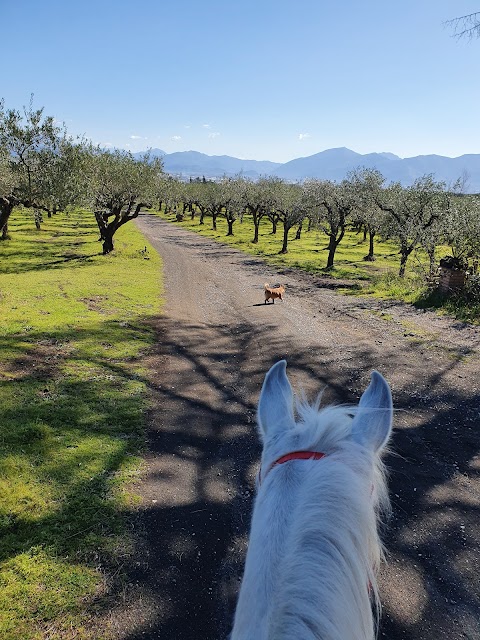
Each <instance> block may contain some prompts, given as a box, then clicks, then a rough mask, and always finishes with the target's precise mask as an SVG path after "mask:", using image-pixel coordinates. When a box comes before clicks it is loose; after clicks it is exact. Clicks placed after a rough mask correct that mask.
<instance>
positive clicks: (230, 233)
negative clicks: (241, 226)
mask: <svg viewBox="0 0 480 640" xmlns="http://www.w3.org/2000/svg"><path fill="white" fill-rule="evenodd" d="M234 222H235V220H229V219H228V218H227V224H228V232H227V236H233V223H234Z"/></svg>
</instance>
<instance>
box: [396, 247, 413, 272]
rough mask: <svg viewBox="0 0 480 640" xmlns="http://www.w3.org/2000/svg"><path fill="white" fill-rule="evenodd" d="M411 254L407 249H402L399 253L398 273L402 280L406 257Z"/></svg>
mask: <svg viewBox="0 0 480 640" xmlns="http://www.w3.org/2000/svg"><path fill="white" fill-rule="evenodd" d="M411 252H412V250H411V249H410V248H409V247H402V250H401V252H400V255H401V258H400V270H399V272H398V275H399V277H400V278H403V277H404V276H405V268H406V266H407V260H408V256H409V255H410V253H411Z"/></svg>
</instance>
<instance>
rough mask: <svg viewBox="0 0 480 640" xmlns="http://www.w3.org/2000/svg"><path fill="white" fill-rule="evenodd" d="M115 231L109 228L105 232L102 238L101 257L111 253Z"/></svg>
mask: <svg viewBox="0 0 480 640" xmlns="http://www.w3.org/2000/svg"><path fill="white" fill-rule="evenodd" d="M115 231H116V229H114V228H113V227H111V228H110V229H108V228H107V229H106V230H105V235H104V238H103V255H106V254H107V253H110V252H111V251H113V234H114V233H115Z"/></svg>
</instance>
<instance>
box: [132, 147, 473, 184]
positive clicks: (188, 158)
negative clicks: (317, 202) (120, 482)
mask: <svg viewBox="0 0 480 640" xmlns="http://www.w3.org/2000/svg"><path fill="white" fill-rule="evenodd" d="M151 154H152V155H153V156H159V157H163V162H164V169H165V171H166V172H167V173H171V174H173V175H177V176H182V177H183V178H185V179H188V178H189V177H192V178H197V177H200V178H201V177H202V176H205V178H221V177H222V176H234V175H238V174H242V175H244V176H245V177H248V178H251V179H253V180H257V179H258V178H260V177H261V176H266V175H272V176H278V177H280V178H283V179H285V180H288V181H291V182H301V181H302V180H305V179H306V178H319V179H322V180H326V179H328V180H334V181H336V182H337V181H340V180H343V179H344V178H345V177H346V176H347V174H348V172H349V171H352V170H353V169H356V168H358V167H368V168H373V169H378V171H380V172H381V173H382V175H383V176H385V178H386V180H387V182H397V181H398V182H401V183H402V184H403V185H405V186H407V185H410V184H412V182H413V181H414V180H416V179H417V178H420V177H421V176H423V175H425V174H427V173H433V174H434V176H435V179H436V180H439V181H444V182H446V183H447V185H453V183H454V182H455V181H456V180H457V179H458V178H461V177H463V178H465V179H466V186H465V190H466V191H468V192H470V193H480V154H467V155H463V156H459V157H458V158H447V157H445V156H437V155H427V156H415V157H413V158H399V157H398V156H396V155H395V154H393V153H388V152H382V153H367V154H361V153H356V152H355V151H352V150H351V149H347V148H346V147H341V148H338V149H327V150H326V151H321V152H320V153H316V154H314V155H313V156H307V157H305V158H297V159H295V160H291V161H290V162H285V163H284V164H281V163H278V162H269V161H266V160H265V161H259V160H241V159H239V158H232V157H231V156H208V155H206V154H204V153H199V152H198V151H181V152H177V153H164V152H163V151H162V150H161V149H152V151H151ZM134 155H135V156H137V157H139V156H140V155H142V154H141V153H137V154H134Z"/></svg>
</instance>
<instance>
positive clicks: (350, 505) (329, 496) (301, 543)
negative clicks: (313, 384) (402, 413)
mask: <svg viewBox="0 0 480 640" xmlns="http://www.w3.org/2000/svg"><path fill="white" fill-rule="evenodd" d="M319 405H320V402H319V401H317V402H316V403H315V404H314V405H313V406H310V405H308V404H307V403H306V402H304V401H303V402H301V403H299V404H298V407H297V410H298V414H299V420H298V422H295V418H294V397H293V392H292V388H291V386H290V383H289V381H288V378H287V374H286V362H285V360H282V361H281V362H278V363H277V364H275V365H274V366H273V367H272V368H271V369H270V371H269V372H268V373H267V375H266V377H265V381H264V383H263V387H262V391H261V394H260V400H259V405H258V423H259V427H260V434H261V437H262V441H263V453H262V461H261V467H260V471H259V476H258V483H257V496H256V500H255V506H254V510H253V517H252V525H251V532H250V542H249V545H248V552H247V558H246V563H245V572H244V576H243V581H242V585H241V589H240V595H239V599H238V603H237V608H236V612H235V620H234V626H233V631H232V634H231V640H307V639H308V640H371V639H372V638H374V637H375V634H376V626H377V624H376V623H377V619H376V618H378V611H379V607H380V603H379V599H378V591H377V581H376V571H377V569H378V566H379V564H380V561H381V559H382V557H383V549H382V545H381V542H380V538H379V534H378V520H379V519H380V518H381V516H382V515H383V514H385V513H386V512H387V511H388V509H389V506H390V504H389V499H388V493H387V488H386V481H385V471H384V467H383V464H382V462H381V459H380V453H381V451H382V449H383V448H384V447H385V445H386V443H387V441H388V438H389V436H390V432H391V427H392V414H393V408H392V396H391V393H390V388H389V386H388V384H387V382H386V381H385V380H384V378H383V377H382V376H381V375H380V374H379V373H378V372H376V371H374V372H373V373H372V376H371V382H370V385H369V387H368V388H367V389H366V391H365V392H364V393H363V395H362V397H361V399H360V403H359V405H358V407H353V408H352V407H345V406H338V407H327V408H324V409H321V410H319ZM375 613H376V615H375Z"/></svg>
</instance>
